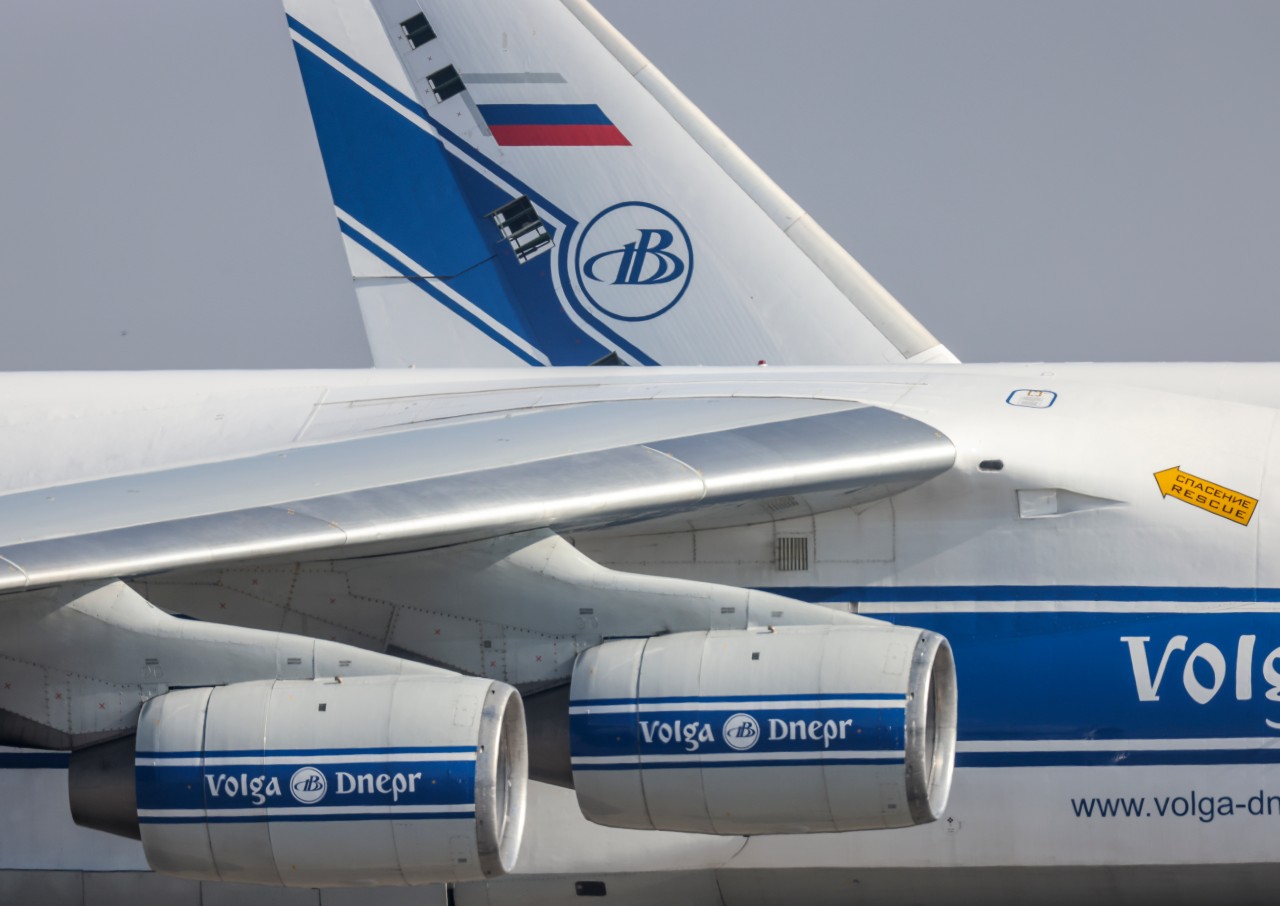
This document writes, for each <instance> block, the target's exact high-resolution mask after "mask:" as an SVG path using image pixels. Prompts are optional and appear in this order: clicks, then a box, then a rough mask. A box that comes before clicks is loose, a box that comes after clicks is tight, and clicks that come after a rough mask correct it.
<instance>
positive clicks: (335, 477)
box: [0, 398, 955, 591]
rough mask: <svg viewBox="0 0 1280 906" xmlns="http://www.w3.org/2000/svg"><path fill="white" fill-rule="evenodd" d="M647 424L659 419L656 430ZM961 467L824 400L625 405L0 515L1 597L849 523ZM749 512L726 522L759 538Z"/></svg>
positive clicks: (556, 410) (123, 480) (37, 504)
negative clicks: (543, 534)
mask: <svg viewBox="0 0 1280 906" xmlns="http://www.w3.org/2000/svg"><path fill="white" fill-rule="evenodd" d="M655 405H657V406H661V407H663V410H664V412H665V413H666V414H668V415H669V416H670V417H666V418H653V417H652V416H653V414H654V413H653V412H652V411H651V408H649V407H653V406H655ZM954 458H955V450H954V447H953V446H952V444H951V442H950V441H949V440H947V439H946V438H945V437H943V436H942V435H941V434H939V433H937V432H935V431H934V430H933V429H932V428H930V427H928V426H927V425H925V424H923V423H921V422H918V421H915V420H913V419H910V418H907V417H905V416H901V415H898V414H896V413H893V412H889V411H887V410H884V409H880V408H877V407H872V406H863V405H857V404H850V403H847V402H831V401H822V400H793V399H781V400H780V399H756V398H752V399H742V398H737V399H734V398H721V399H710V400H692V401H688V400H686V401H681V402H680V403H678V404H676V405H673V404H672V402H671V401H645V400H631V401H612V402H603V403H592V404H584V405H576V406H562V407H546V408H541V409H533V410H525V411H522V412H521V411H516V412H506V413H499V414H497V416H495V417H485V418H480V419H462V420H459V419H444V420H442V421H433V422H428V423H425V424H422V425H421V426H416V427H411V428H409V429H408V430H401V431H397V432H394V433H381V434H373V435H368V436H359V437H355V438H346V439H342V440H336V441H332V442H328V443H320V444H313V445H308V446H297V447H292V448H289V449H286V450H279V451H274V452H268V453H263V454H258V455H253V456H247V457H243V458H235V459H229V460H222V461H217V462H209V463H203V464H195V465H185V466H181V467H176V468H168V469H163V470H156V471H150V472H145V473H142V474H134V475H126V476H116V477H108V478H102V479H98V480H93V481H84V482H77V483H70V484H65V485H61V486H58V487H46V488H41V489H39V490H30V491H24V492H20V493H14V494H9V495H6V496H5V497H4V507H3V508H2V514H0V558H3V559H0V591H15V590H21V589H29V588H38V587H45V586H51V585H58V584H62V583H66V582H73V581H84V580H94V579H105V578H112V577H122V576H137V575H142V574H148V573H154V572H159V571H165V570H171V569H176V568H181V567H191V566H212V565H218V564H226V563H239V562H243V561H252V560H260V559H263V558H272V557H278V556H288V557H290V558H292V559H297V558H299V557H311V556H312V555H314V556H316V557H320V556H324V557H330V558H332V557H344V556H354V555H357V554H359V555H369V554H377V553H388V552H395V551H407V550H420V549H426V548H431V547H439V546H444V545H448V544H454V543H460V542H464V541H471V540H477V539H482V538H488V537H495V536H499V535H504V534H508V533H511V532H516V531H524V530H528V529H535V528H552V529H556V530H574V529H582V528H588V527H597V526H605V525H611V524H617V523H622V522H633V521H640V520H647V519H653V518H656V517H663V516H669V515H672V514H678V513H690V512H697V513H704V512H708V511H711V510H716V509H720V510H723V509H724V508H726V507H733V506H737V507H739V508H741V507H743V505H744V503H749V502H751V501H760V500H767V499H769V498H773V497H777V496H780V495H794V496H798V495H806V494H825V495H827V496H828V498H830V497H831V495H832V494H833V493H834V494H835V495H838V496H836V497H835V498H832V499H834V500H835V501H836V502H835V503H833V504H832V505H839V506H848V505H850V504H853V503H859V502H863V501H866V500H872V499H878V498H881V497H885V496H888V495H890V494H893V493H896V492H898V491H900V490H903V489H904V488H907V487H910V486H912V485H914V484H917V483H919V482H921V481H924V480H926V479H928V478H930V477H933V476H934V475H937V474H939V473H941V472H943V471H945V470H946V469H947V468H949V467H950V465H951V464H952V462H953V461H954ZM824 499H825V498H824ZM754 512H755V511H753V510H749V509H744V510H743V511H742V512H741V513H740V514H738V515H737V516H736V517H735V519H736V521H737V522H739V523H748V522H752V521H758V520H759V519H760V518H767V516H766V515H756V516H754V518H753V513H754ZM761 512H763V511H761Z"/></svg>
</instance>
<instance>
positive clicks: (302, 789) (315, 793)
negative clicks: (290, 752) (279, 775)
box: [289, 768, 329, 805]
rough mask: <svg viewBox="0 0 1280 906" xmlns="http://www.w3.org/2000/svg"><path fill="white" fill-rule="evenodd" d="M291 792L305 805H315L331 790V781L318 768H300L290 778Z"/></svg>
mask: <svg viewBox="0 0 1280 906" xmlns="http://www.w3.org/2000/svg"><path fill="white" fill-rule="evenodd" d="M289 792H291V793H293V798H294V799H297V800H298V801H299V802H301V803H302V804H303V805H314V804H315V803H317V802H319V801H320V800H321V799H323V798H324V794H325V793H327V792H329V781H327V780H325V778H324V774H322V773H321V772H320V771H319V770H317V769H316V768H298V770H296V771H294V772H293V776H292V777H290V778H289Z"/></svg>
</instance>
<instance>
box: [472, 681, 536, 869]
mask: <svg viewBox="0 0 1280 906" xmlns="http://www.w3.org/2000/svg"><path fill="white" fill-rule="evenodd" d="M480 727H481V729H480V740H479V744H478V746H477V749H476V849H477V851H478V852H479V854H480V869H481V871H483V872H484V874H485V876H486V877H496V876H498V875H504V874H506V873H507V872H509V871H511V870H512V869H513V868H515V865H516V859H517V857H518V856H519V855H520V840H521V837H522V836H523V834H524V817H525V807H526V801H527V795H528V776H529V746H528V740H527V738H526V736H525V720H524V703H523V702H522V701H521V699H520V693H519V692H517V691H516V690H515V689H513V688H512V687H511V686H508V685H506V684H505V683H494V684H493V685H492V686H490V687H489V691H488V693H487V694H486V695H485V704H484V710H483V714H482V718H481V721H480Z"/></svg>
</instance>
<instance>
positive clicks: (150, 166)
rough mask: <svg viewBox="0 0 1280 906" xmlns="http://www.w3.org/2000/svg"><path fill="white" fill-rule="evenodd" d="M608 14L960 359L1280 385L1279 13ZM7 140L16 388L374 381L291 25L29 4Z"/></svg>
mask: <svg viewBox="0 0 1280 906" xmlns="http://www.w3.org/2000/svg"><path fill="white" fill-rule="evenodd" d="M598 7H599V8H600V9H601V11H602V12H603V13H604V14H605V15H606V16H607V17H609V18H610V19H611V20H612V21H613V22H614V24H615V25H617V26H618V28H619V29H620V30H621V31H622V32H623V33H624V34H626V35H627V36H628V37H630V38H631V39H632V41H634V42H635V43H636V44H637V46H638V47H639V48H640V50H641V51H643V52H644V53H645V54H647V55H648V56H649V57H650V58H651V59H652V60H653V61H654V63H655V64H657V65H658V66H659V67H660V68H661V69H662V70H663V71H664V72H666V74H667V75H668V76H670V77H671V79H672V80H673V81H674V82H675V83H676V84H677V85H678V86H680V87H681V88H682V89H683V90H684V91H685V92H686V93H687V94H688V95H689V96H690V97H691V98H692V99H693V100H694V102H695V103H697V104H699V105H700V106H701V107H702V108H703V110H704V111H705V112H706V113H707V114H708V115H709V116H710V117H711V118H712V119H713V120H715V121H716V122H717V123H718V124H719V125H720V126H721V127H722V128H724V129H725V131H726V132H727V133H728V134H729V135H730V136H731V137H732V138H733V139H734V140H736V141H737V142H738V143H739V144H740V145H741V146H742V147H743V148H744V150H745V151H746V152H747V153H748V154H750V155H751V156H752V157H754V158H755V159H756V160H757V162H759V163H760V164H761V166H763V167H764V169H765V170H766V171H768V172H769V173H770V174H771V175H772V176H773V177H774V179H776V180H777V181H778V182H779V183H780V184H781V186H782V187H783V188H784V189H785V190H786V191H788V192H789V193H790V194H791V195H793V196H794V197H795V198H796V199H797V200H798V201H799V202H800V203H801V204H802V205H803V206H805V207H806V208H807V209H808V210H809V211H810V212H811V213H812V214H813V215H814V216H815V217H816V218H817V220H818V221H819V222H820V223H822V224H823V225H824V226H825V227H826V228H827V230H828V231H829V232H831V234H832V235H833V236H834V237H835V238H836V239H837V240H838V241H840V242H841V243H842V244H844V245H845V246H846V247H847V248H849V249H850V251H851V252H852V253H853V254H854V256H855V257H857V258H858V259H859V260H860V261H861V262H862V263H863V264H864V265H865V266H866V267H867V268H868V269H869V270H870V271H871V272H872V273H873V274H875V275H876V276H877V277H878V278H879V279H880V280H881V282H883V283H884V284H885V285H886V286H887V287H888V289H889V290H890V291H891V292H892V293H894V295H896V296H897V297H898V298H899V299H900V300H901V301H902V302H903V304H905V305H906V306H907V307H908V308H909V309H910V310H911V311H912V312H913V313H914V314H915V315H916V316H917V317H919V318H920V320H921V321H923V322H924V323H925V325H926V326H927V327H929V328H930V329H931V330H932V331H933V333H934V334H935V335H936V336H938V338H939V339H941V340H942V341H943V342H944V343H946V344H948V345H949V346H950V347H951V349H952V350H953V351H954V352H956V353H957V355H959V356H960V357H961V358H962V359H964V360H967V361H990V360H1014V361H1026V360H1049V361H1053V360H1079V359H1094V360H1121V359H1149V360H1176V359H1223V360H1241V361H1244V360H1273V359H1276V358H1278V357H1280V356H1278V355H1277V343H1276V334H1277V326H1278V325H1280V315H1277V303H1280V292H1277V289H1276V277H1275V273H1274V267H1273V262H1274V261H1275V259H1276V257H1277V256H1276V243H1277V239H1278V238H1280V176H1277V172H1276V169H1277V166H1280V96H1278V95H1280V52H1277V48H1280V3H1273V2H1257V3H1228V2H1212V3H1209V2H1204V3H1187V2H1171V0H1159V2H1156V0H1152V2H1123V3H1119V2H1114V0H1108V2H1069V3H1059V4H1050V3H1043V2H1036V3H1028V2H1023V0H1008V2H995V0H969V2H963V3H952V2H938V3H908V2H897V0H894V2H890V0H883V2H861V0H825V2H823V0H792V2H787V3H782V2H761V0H734V2H730V0H698V2H690V0H644V2H639V0H599V2H598ZM0 117H2V119H0V122H2V123H3V131H2V132H0V154H2V155H3V157H2V158H0V160H2V161H3V166H2V167H0V218H3V220H2V221H0V222H2V223H3V242H0V299H3V311H4V315H5V330H4V331H3V333H2V334H0V337H2V339H0V368H5V369H17V368H76V367H78V368H103V367H106V368H127V367H229V366H231V367H268V366H277V367H299V366H359V365H366V364H368V361H369V359H368V353H367V350H366V349H365V346H364V339H363V332H362V329H361V327H360V323H359V316H358V312H357V311H356V308H355V303H354V298H353V295H352V293H351V288H350V280H349V277H348V274H347V271H346V262H345V259H344V257H343V255H342V253H341V248H340V244H339V241H338V233H337V229H336V225H335V222H334V218H333V213H332V207H331V204H330V201H329V198H328V190H327V186H326V184H325V181H324V176H323V171H322V168H321V164H320V159H319V153H318V151H317V149H316V147H315V138H314V134H313V133H312V132H311V127H310V121H309V119H308V116H307V110H306V101H305V97H304V94H303V91H302V86H301V81H300V79H299V77H298V74H297V71H296V67H295V64H294V59H293V54H292V50H291V47H290V44H289V40H288V36H287V33H286V31H285V28H284V21H283V13H282V12H281V9H280V7H279V6H278V5H277V4H276V3H275V2H273V0H218V2H216V3H211V2H207V0H202V2H200V3H196V2H190V0H126V2H121V3H113V4H104V3H101V2H100V0H99V2H89V0H67V2H61V3H58V4H18V3H11V4H5V5H4V6H3V7H0Z"/></svg>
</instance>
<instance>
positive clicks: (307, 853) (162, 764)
mask: <svg viewBox="0 0 1280 906" xmlns="http://www.w3.org/2000/svg"><path fill="white" fill-rule="evenodd" d="M76 755H77V756H79V755H81V753H76ZM82 757H83V756H82ZM74 760H75V756H73V765H72V772H71V773H72V779H71V788H72V810H73V813H75V814H76V817H77V820H78V821H80V822H81V823H85V824H89V825H91V826H99V827H103V828H104V829H113V828H111V827H107V825H109V824H112V823H114V824H115V825H116V827H115V828H114V829H116V830H117V832H119V831H118V829H119V825H120V824H121V822H120V820H119V816H118V815H117V816H115V817H114V820H108V819H111V816H104V815H103V814H102V813H103V812H104V809H97V810H96V811H97V814H96V815H95V808H94V805H95V801H98V800H101V801H108V800H106V799H104V798H103V797H98V800H95V797H94V796H93V794H92V790H93V788H94V787H93V785H92V784H86V783H84V782H81V781H80V780H79V779H78V778H77V770H76V764H75V763H74ZM133 767H134V769H135V771H136V775H135V776H136V796H137V799H136V803H137V804H136V815H137V822H138V823H137V825H136V826H137V829H138V831H139V832H140V836H141V839H142V845H143V849H144V850H145V852H146V856H147V861H148V862H149V863H150V864H151V867H152V868H153V869H155V870H156V871H158V872H163V873H165V874H170V875H176V876H179V877H184V878H193V879H199V880H210V881H213V880H221V881H238V882H245V883H256V884H273V885H284V886H288V887H338V886H359V885H373V884H395V885H403V884H429V883H440V882H445V881H466V880H478V879H481V878H484V877H490V876H495V875H501V874H503V873H505V872H507V871H509V870H510V869H511V868H512V867H513V865H514V863H515V860H516V855H517V852H518V850H519V847H520V837H521V832H522V830H523V824H524V813H525V786H526V781H527V774H528V752H527V749H526V737H525V725H524V710H523V705H522V703H521V701H520V696H519V695H518V693H517V692H516V691H515V689H513V688H511V687H510V686H507V685H505V684H504V683H500V682H494V681H491V680H486V679H477V678H471V677H462V676H440V675H404V676H372V677H357V678H343V679H341V680H337V679H335V680H329V681H320V680H305V681H299V680H291V681H288V680H266V681H260V682H243V683H233V684H231V685H227V686H219V687H214V688H196V689H184V690H179V691H173V692H169V693H167V694H165V695H161V696H158V697H157V698H154V699H152V700H151V701H149V702H148V703H147V704H146V705H145V706H144V707H143V709H142V714H141V717H140V720H139V724H138V735H137V743H136V752H135V765H134V766H133ZM81 773H82V774H83V773H84V772H83V771H82V772H81ZM99 774H101V771H99ZM98 786H99V787H100V788H101V787H102V786H103V785H102V784H99V785H98ZM77 796H79V801H77ZM117 810H118V807H117Z"/></svg>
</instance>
